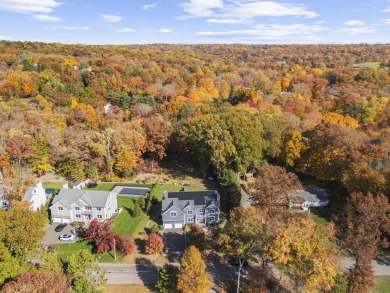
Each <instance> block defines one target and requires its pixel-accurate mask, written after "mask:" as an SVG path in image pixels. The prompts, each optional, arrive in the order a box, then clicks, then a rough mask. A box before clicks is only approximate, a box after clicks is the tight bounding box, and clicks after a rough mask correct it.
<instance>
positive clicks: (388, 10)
mask: <svg viewBox="0 0 390 293" xmlns="http://www.w3.org/2000/svg"><path fill="white" fill-rule="evenodd" d="M382 12H390V7H388V8H386V9H385V10H383V11H382Z"/></svg>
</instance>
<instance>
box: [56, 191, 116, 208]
mask: <svg viewBox="0 0 390 293" xmlns="http://www.w3.org/2000/svg"><path fill="white" fill-rule="evenodd" d="M110 193H111V191H98V190H79V189H61V190H60V192H59V193H58V194H57V195H56V196H55V197H54V199H53V202H52V204H55V203H57V202H59V203H61V204H62V205H64V206H66V207H68V208H70V205H71V204H72V203H74V202H76V201H77V200H78V199H82V200H83V201H85V202H86V203H87V204H88V205H89V206H91V207H96V208H103V207H105V206H106V203H107V200H108V197H109V195H110ZM79 204H81V205H82V203H81V202H80V201H79Z"/></svg>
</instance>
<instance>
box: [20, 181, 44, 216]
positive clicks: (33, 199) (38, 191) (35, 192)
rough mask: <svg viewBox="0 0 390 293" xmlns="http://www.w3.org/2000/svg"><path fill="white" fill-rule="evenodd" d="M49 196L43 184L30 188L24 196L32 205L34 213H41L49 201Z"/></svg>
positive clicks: (39, 183)
mask: <svg viewBox="0 0 390 293" xmlns="http://www.w3.org/2000/svg"><path fill="white" fill-rule="evenodd" d="M47 199H48V198H47V195H46V193H45V189H44V188H43V186H42V182H38V183H37V185H36V186H35V187H30V188H29V189H27V191H26V193H25V194H24V197H23V200H25V201H28V202H29V203H30V208H31V209H32V210H33V211H39V210H40V209H41V207H42V206H43V205H45V203H46V201H47Z"/></svg>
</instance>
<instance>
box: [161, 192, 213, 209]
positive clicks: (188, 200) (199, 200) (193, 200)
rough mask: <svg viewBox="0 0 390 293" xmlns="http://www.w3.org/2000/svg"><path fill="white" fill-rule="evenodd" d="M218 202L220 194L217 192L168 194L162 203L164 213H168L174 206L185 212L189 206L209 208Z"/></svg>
mask: <svg viewBox="0 0 390 293" xmlns="http://www.w3.org/2000/svg"><path fill="white" fill-rule="evenodd" d="M182 190H183V189H182ZM186 190H187V189H186ZM217 201H218V192H217V191H215V190H207V191H179V192H166V193H165V196H164V199H163V201H162V212H163V213H164V212H166V211H167V210H168V209H170V208H171V207H172V206H174V207H176V208H177V209H179V210H183V209H185V208H186V207H188V206H192V207H195V206H207V205H209V204H210V203H212V202H217Z"/></svg>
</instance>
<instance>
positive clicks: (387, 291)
mask: <svg viewBox="0 0 390 293" xmlns="http://www.w3.org/2000/svg"><path fill="white" fill-rule="evenodd" d="M374 281H375V287H374V290H373V291H372V292H373V293H390V276H377V277H375V279H374Z"/></svg>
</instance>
